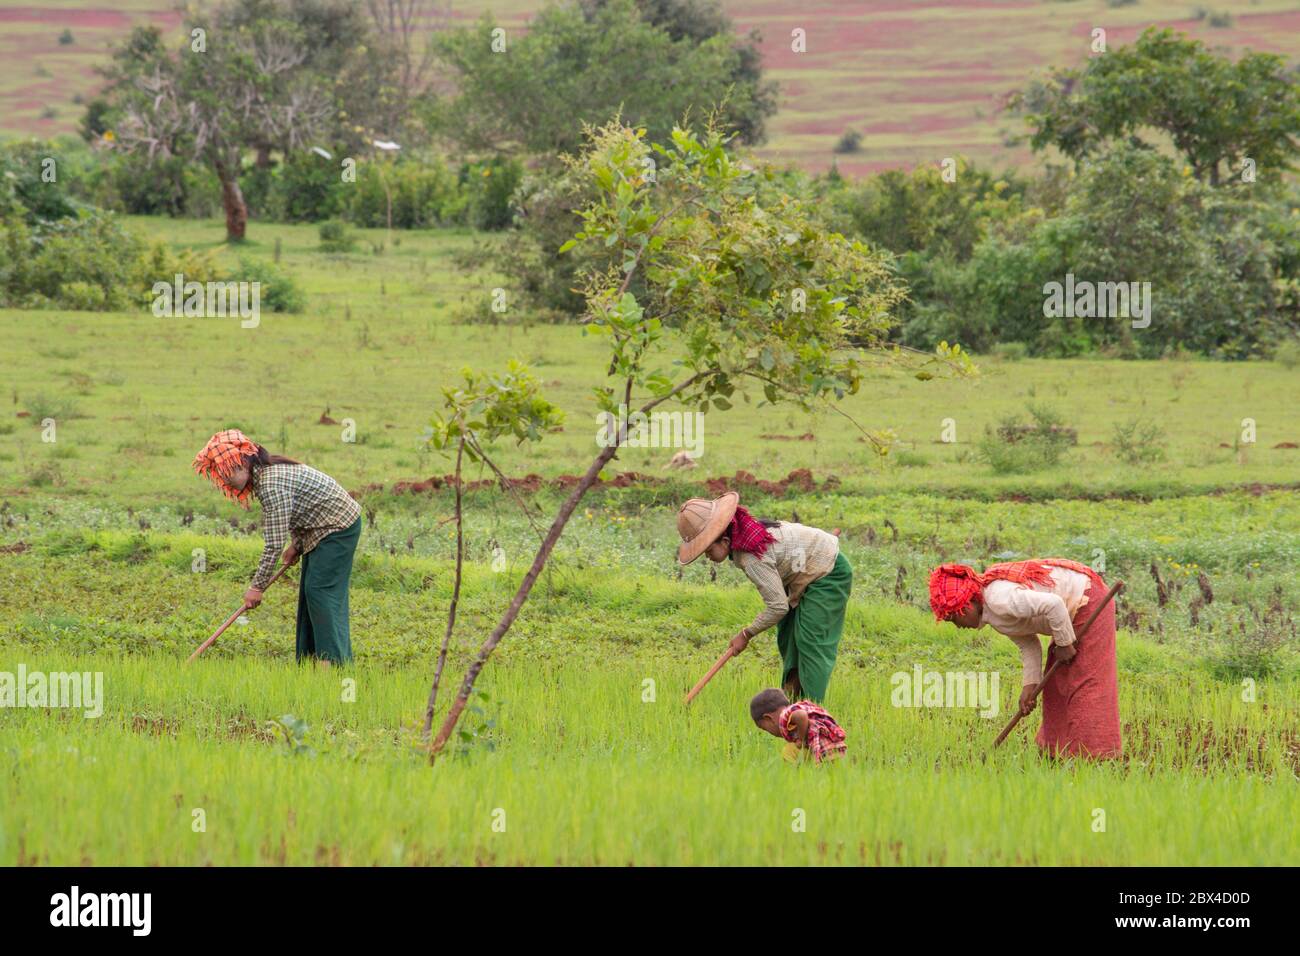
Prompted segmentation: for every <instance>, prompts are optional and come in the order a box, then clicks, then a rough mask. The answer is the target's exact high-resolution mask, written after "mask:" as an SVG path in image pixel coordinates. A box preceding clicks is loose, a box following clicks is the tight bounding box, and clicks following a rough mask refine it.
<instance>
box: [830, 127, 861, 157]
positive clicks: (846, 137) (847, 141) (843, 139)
mask: <svg viewBox="0 0 1300 956" xmlns="http://www.w3.org/2000/svg"><path fill="white" fill-rule="evenodd" d="M861 149H862V134H861V133H859V132H858V131H857V130H855V129H846V130H845V131H844V132H843V133H841V134H840V138H839V142H837V143H836V144H835V152H837V153H841V154H843V153H856V152H858V151H860V150H861Z"/></svg>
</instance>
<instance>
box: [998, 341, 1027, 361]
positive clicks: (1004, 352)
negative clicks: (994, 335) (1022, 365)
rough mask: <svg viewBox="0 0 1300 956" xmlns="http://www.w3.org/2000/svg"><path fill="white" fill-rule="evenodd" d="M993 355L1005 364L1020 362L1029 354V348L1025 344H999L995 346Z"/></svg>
mask: <svg viewBox="0 0 1300 956" xmlns="http://www.w3.org/2000/svg"><path fill="white" fill-rule="evenodd" d="M992 354H993V356H994V358H999V359H1001V360H1002V361H1004V362H1019V361H1021V360H1022V359H1024V357H1025V356H1026V355H1028V354H1029V346H1027V345H1025V343H1024V342H998V343H997V344H995V345H994V346H993V351H992Z"/></svg>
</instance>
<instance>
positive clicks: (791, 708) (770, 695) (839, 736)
mask: <svg viewBox="0 0 1300 956" xmlns="http://www.w3.org/2000/svg"><path fill="white" fill-rule="evenodd" d="M749 716H750V717H752V718H753V719H754V723H755V724H757V725H758V727H759V728H760V729H762V730H766V731H767V732H768V733H769V734H771V735H772V736H773V737H780V738H781V739H782V740H787V741H789V742H790V743H791V744H793V745H794V748H795V750H796V751H798V750H805V751H807V752H809V753H811V754H812V758H813V760H814V761H815V762H816V763H821V762H822V761H823V760H835V759H837V758H839V757H842V756H844V754H845V752H846V751H847V750H848V745H847V744H845V742H844V739H845V737H846V736H847V735H846V734H845V733H844V728H843V727H841V726H840V725H839V724H837V723H836V722H835V718H834V717H832V716H831V715H830V714H828V713H826V711H824V710H822V709H821V708H820V707H818V706H817V705H816V704H814V703H813V702H812V701H810V700H801V701H799V702H798V703H797V704H792V703H790V698H789V697H786V696H785V693H784V692H783V691H779V690H777V689H776V688H771V689H769V690H761V691H759V692H758V693H757V694H755V695H754V699H753V700H751V701H750V702H749Z"/></svg>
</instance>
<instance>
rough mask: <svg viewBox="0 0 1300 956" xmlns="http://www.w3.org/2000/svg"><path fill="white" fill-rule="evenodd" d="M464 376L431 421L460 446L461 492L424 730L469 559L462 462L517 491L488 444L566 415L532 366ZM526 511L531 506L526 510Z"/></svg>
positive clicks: (440, 444)
mask: <svg viewBox="0 0 1300 956" xmlns="http://www.w3.org/2000/svg"><path fill="white" fill-rule="evenodd" d="M461 374H462V375H463V376H464V379H465V382H464V384H463V385H461V386H458V387H455V388H444V389H443V390H442V397H443V407H444V409H445V411H444V412H443V413H440V414H436V415H434V417H433V421H432V422H431V423H430V430H429V443H430V444H431V445H433V447H435V448H437V449H439V450H441V451H444V452H449V451H450V450H451V449H452V448H453V447H454V448H455V449H456V471H455V475H454V481H455V493H456V510H455V515H454V518H455V522H456V573H455V577H454V578H453V581H452V588H451V604H450V606H449V607H448V610H447V628H446V630H445V631H444V632H443V635H442V647H441V648H440V649H439V651H438V663H437V665H436V667H435V669H434V672H433V685H432V686H431V687H430V688H429V702H428V705H427V706H426V707H425V710H424V735H425V736H426V737H427V736H428V734H429V731H430V729H431V728H432V726H433V710H434V707H435V706H437V703H438V685H439V684H440V683H441V682H442V670H443V667H444V666H445V665H446V663H447V648H448V647H450V645H451V635H452V632H453V631H454V630H455V628H456V606H457V604H458V603H459V602H460V582H461V572H462V570H463V568H464V563H465V527H464V511H463V508H462V506H461V505H462V500H463V499H462V490H463V489H462V485H461V466H462V464H463V462H464V460H465V457H466V456H468V457H469V459H470V461H471V462H474V461H478V462H482V463H483V464H485V465H487V466H488V467H489V468H491V469H492V471H493V473H494V474H495V475H496V476H497V477H498V479H500V481H501V486H502V490H503V491H505V492H507V493H513V489H511V487H510V484H509V482H508V481H507V480H506V477H505V475H503V474H502V473H501V470H500V469H499V468H497V466H496V465H495V464H494V463H493V462H492V460H491V459H490V458H488V456H487V452H485V451H484V450H483V445H484V444H485V443H486V444H491V443H492V442H494V441H498V440H499V439H502V438H510V437H513V438H514V439H515V442H516V443H517V444H523V443H524V442H525V441H538V440H539V439H540V438H541V437H542V434H543V432H545V431H546V430H547V429H550V428H554V427H555V426H557V425H559V424H560V423H561V422H562V421H563V415H562V414H561V412H560V410H559V409H558V408H556V407H555V406H554V405H552V404H551V403H550V402H548V401H546V400H545V399H543V398H542V397H541V395H540V394H539V393H538V387H537V380H536V379H534V378H533V377H532V375H531V374H529V371H528V369H527V367H525V366H523V365H520V364H519V363H518V362H511V363H510V364H509V367H508V368H507V369H506V373H505V374H504V375H494V376H489V375H482V374H479V373H476V372H474V371H472V370H470V369H465V370H464V371H463V372H462V373H461ZM525 514H527V511H525Z"/></svg>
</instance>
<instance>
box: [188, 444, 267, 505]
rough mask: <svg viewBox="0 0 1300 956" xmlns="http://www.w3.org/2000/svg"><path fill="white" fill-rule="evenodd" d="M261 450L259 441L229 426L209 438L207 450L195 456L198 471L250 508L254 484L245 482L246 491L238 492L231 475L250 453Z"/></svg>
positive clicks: (234, 499) (225, 492)
mask: <svg viewBox="0 0 1300 956" xmlns="http://www.w3.org/2000/svg"><path fill="white" fill-rule="evenodd" d="M257 450H258V445H257V443H256V442H254V441H252V440H251V439H250V438H249V437H248V436H247V435H245V434H244V433H243V432H241V431H240V430H239V429H238V428H228V429H226V430H225V431H224V432H217V433H216V434H215V435H213V436H212V437H211V438H209V439H208V443H207V444H206V445H204V446H203V450H202V451H201V452H199V453H198V454H197V455H195V456H194V470H195V471H196V472H198V473H199V474H200V475H207V476H208V478H210V479H211V480H212V483H213V484H214V485H216V486H217V487H218V488H220V489H221V492H222V494H224V495H225V496H226V497H227V498H230V499H231V500H233V501H238V502H239V503H240V504H241V505H243V506H244V507H245V508H247V507H248V496H249V495H250V494H251V493H252V490H253V486H252V483H251V482H250V483H249V484H247V485H245V486H244V490H243V491H236V490H235V488H234V487H233V486H232V485H231V484H230V476H231V474H232V473H233V472H234V470H235V469H236V468H238V467H239V466H240V465H242V464H243V463H244V460H245V459H246V458H247V457H248V456H249V455H256V454H257Z"/></svg>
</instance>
